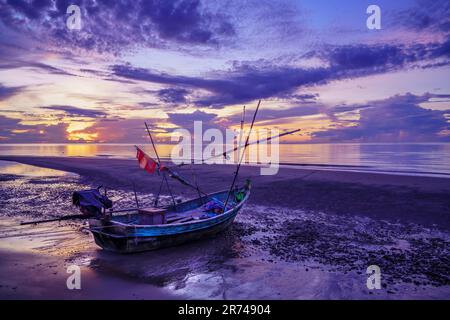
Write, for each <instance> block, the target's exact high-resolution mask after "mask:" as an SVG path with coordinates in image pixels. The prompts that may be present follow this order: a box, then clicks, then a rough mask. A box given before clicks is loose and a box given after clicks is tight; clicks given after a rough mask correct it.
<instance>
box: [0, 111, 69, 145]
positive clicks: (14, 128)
mask: <svg viewBox="0 0 450 320" xmlns="http://www.w3.org/2000/svg"><path fill="white" fill-rule="evenodd" d="M21 121H22V120H21V119H13V118H9V117H5V116H2V115H0V142H14V143H22V142H26V143H30V142H36V143H39V142H45V143H63V142H67V140H66V136H67V131H66V130H67V126H68V125H67V124H65V123H60V124H56V125H23V124H21V123H20V122H21Z"/></svg>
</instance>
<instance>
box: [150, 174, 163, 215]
mask: <svg viewBox="0 0 450 320" xmlns="http://www.w3.org/2000/svg"><path fill="white" fill-rule="evenodd" d="M163 183H164V179H161V183H160V184H159V191H158V194H157V195H156V198H155V201H154V203H153V206H154V207H155V208H156V207H157V206H158V201H159V195H160V194H161V190H162V186H163Z"/></svg>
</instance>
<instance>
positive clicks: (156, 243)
mask: <svg viewBox="0 0 450 320" xmlns="http://www.w3.org/2000/svg"><path fill="white" fill-rule="evenodd" d="M236 213H237V212H236ZM236 213H235V214H233V215H231V216H230V217H228V219H225V220H224V221H222V222H220V223H218V224H216V225H214V226H212V227H210V228H204V229H201V230H195V231H191V232H183V233H180V234H172V235H158V236H120V235H114V234H110V233H106V232H100V231H92V234H93V236H94V239H95V243H96V244H97V245H98V246H100V247H101V248H103V249H105V250H108V251H113V252H119V253H135V252H143V251H150V250H157V249H161V248H166V247H172V246H177V245H181V244H184V243H186V242H189V241H194V240H199V239H203V238H207V237H212V236H214V235H216V234H217V233H219V232H221V231H223V230H225V229H227V228H228V227H229V226H230V225H231V224H232V223H233V221H234V218H235V217H236Z"/></svg>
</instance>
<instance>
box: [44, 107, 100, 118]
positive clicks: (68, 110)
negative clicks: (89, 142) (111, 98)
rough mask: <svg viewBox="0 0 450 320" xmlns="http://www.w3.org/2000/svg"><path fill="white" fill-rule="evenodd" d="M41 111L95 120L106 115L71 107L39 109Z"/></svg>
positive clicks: (97, 111)
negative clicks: (52, 111) (53, 111)
mask: <svg viewBox="0 0 450 320" xmlns="http://www.w3.org/2000/svg"><path fill="white" fill-rule="evenodd" d="M41 109H47V110H55V111H62V112H64V113H65V114H66V115H68V116H72V117H87V118H97V117H105V116H106V115H107V113H105V112H103V111H99V110H92V109H81V108H77V107H72V106H45V107H41Z"/></svg>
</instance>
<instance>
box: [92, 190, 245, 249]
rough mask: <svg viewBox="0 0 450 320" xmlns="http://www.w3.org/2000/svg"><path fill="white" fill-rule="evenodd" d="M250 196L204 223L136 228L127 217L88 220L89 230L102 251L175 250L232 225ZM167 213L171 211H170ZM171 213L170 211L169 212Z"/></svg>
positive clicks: (188, 206)
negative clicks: (181, 245) (167, 248)
mask: <svg viewBox="0 0 450 320" xmlns="http://www.w3.org/2000/svg"><path fill="white" fill-rule="evenodd" d="M249 194H250V192H249V190H246V195H245V197H244V199H243V200H242V201H241V202H239V203H237V204H236V205H234V206H233V207H232V208H229V209H228V210H227V211H226V212H225V213H223V214H219V215H217V216H215V217H211V218H208V219H204V220H195V221H191V222H186V223H173V224H160V225H140V224H132V223H129V222H127V221H126V220H125V219H126V217H127V215H124V216H119V217H115V218H113V220H110V221H102V220H99V219H92V220H90V221H89V223H90V230H91V232H92V234H93V236H94V239H95V242H96V243H97V245H99V246H100V247H102V248H103V249H105V250H109V251H114V252H121V253H132V252H141V251H147V250H155V249H159V248H164V247H170V246H176V245H180V244H183V243H185V242H187V241H192V240H198V239H202V238H205V237H209V236H213V235H215V234H217V233H219V232H221V231H223V230H225V229H226V228H228V227H229V226H230V225H231V224H232V222H233V221H234V219H235V217H236V215H237V213H238V212H239V210H240V209H241V208H242V207H243V205H244V203H245V202H246V201H247V199H248V196H249ZM225 196H226V192H224V191H222V192H218V193H215V194H212V195H209V196H208V197H204V198H203V199H202V198H199V199H194V200H191V201H187V202H185V203H181V204H179V205H177V210H191V209H192V208H196V207H199V206H200V205H202V204H203V203H204V201H205V200H209V199H208V198H211V197H216V198H222V199H223V198H224V197H225ZM168 209H171V208H170V207H169V208H168ZM172 209H174V208H172Z"/></svg>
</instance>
